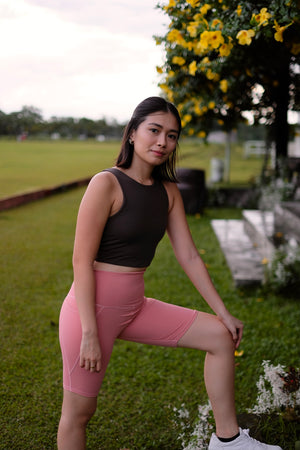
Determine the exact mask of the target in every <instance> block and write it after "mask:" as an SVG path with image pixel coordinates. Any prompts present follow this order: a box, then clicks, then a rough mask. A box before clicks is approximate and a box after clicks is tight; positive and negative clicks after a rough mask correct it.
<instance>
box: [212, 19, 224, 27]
mask: <svg viewBox="0 0 300 450" xmlns="http://www.w3.org/2000/svg"><path fill="white" fill-rule="evenodd" d="M218 25H220V27H219V28H220V30H222V28H223V23H222V22H221V20H219V19H214V20H213V21H212V24H211V26H212V27H214V28H216V27H217V26H218Z"/></svg>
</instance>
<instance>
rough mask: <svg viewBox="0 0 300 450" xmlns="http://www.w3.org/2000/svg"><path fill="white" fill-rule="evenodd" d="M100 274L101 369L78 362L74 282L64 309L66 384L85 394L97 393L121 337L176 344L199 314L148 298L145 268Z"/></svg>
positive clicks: (62, 335)
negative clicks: (114, 348)
mask: <svg viewBox="0 0 300 450" xmlns="http://www.w3.org/2000/svg"><path fill="white" fill-rule="evenodd" d="M95 279H96V315H97V323H98V333H99V341H100V346H101V352H102V368H101V371H100V373H95V372H88V371H86V370H85V369H83V368H81V367H80V365H79V349H80V342H81V324H80V317H79V313H78V309H77V305H76V300H75V295H74V285H72V287H71V289H70V291H69V293H68V295H67V297H66V299H65V301H64V303H63V305H62V308H61V313H60V329H59V338H60V345H61V350H62V356H63V384H64V389H66V390H69V391H72V392H75V393H77V394H80V395H83V396H86V397H96V396H97V395H98V393H99V390H100V387H101V384H102V381H103V378H104V375H105V371H106V368H107V365H108V363H109V359H110V356H111V352H112V349H113V345H114V341H115V340H116V339H124V340H128V341H134V342H140V343H144V344H151V345H161V346H166V347H176V346H177V343H178V341H179V339H180V338H181V337H182V336H183V335H184V333H185V332H186V331H187V330H188V329H189V327H190V326H191V324H192V323H193V321H194V320H195V318H196V315H197V311H195V310H192V309H188V308H184V307H181V306H176V305H172V304H169V303H164V302H161V301H159V300H155V299H153V298H147V297H145V296H144V279H143V272H126V273H123V272H122V273H118V272H106V271H95Z"/></svg>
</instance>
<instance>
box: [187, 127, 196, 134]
mask: <svg viewBox="0 0 300 450" xmlns="http://www.w3.org/2000/svg"><path fill="white" fill-rule="evenodd" d="M194 133H195V130H194V129H193V128H190V129H189V131H188V135H189V136H193V134H194Z"/></svg>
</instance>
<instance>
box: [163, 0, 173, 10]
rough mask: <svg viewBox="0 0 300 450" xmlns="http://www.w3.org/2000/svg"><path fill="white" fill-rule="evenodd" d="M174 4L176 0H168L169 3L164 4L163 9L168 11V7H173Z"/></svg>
mask: <svg viewBox="0 0 300 450" xmlns="http://www.w3.org/2000/svg"><path fill="white" fill-rule="evenodd" d="M175 6H176V0H169V4H168V5H166V6H164V10H165V11H168V9H169V8H174V7H175Z"/></svg>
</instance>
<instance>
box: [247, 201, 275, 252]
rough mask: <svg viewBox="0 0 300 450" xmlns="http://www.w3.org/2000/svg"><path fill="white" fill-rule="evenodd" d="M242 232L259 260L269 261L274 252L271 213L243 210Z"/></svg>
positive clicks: (272, 215)
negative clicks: (246, 236) (255, 251)
mask: <svg viewBox="0 0 300 450" xmlns="http://www.w3.org/2000/svg"><path fill="white" fill-rule="evenodd" d="M243 223H244V230H245V232H246V234H247V235H248V236H249V238H250V240H251V242H252V244H253V246H254V247H256V248H257V251H258V252H259V254H260V256H261V258H262V259H263V258H267V259H268V260H271V259H272V257H273V254H274V251H275V246H274V244H273V237H274V213H273V212H272V211H259V210H244V211H243Z"/></svg>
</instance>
